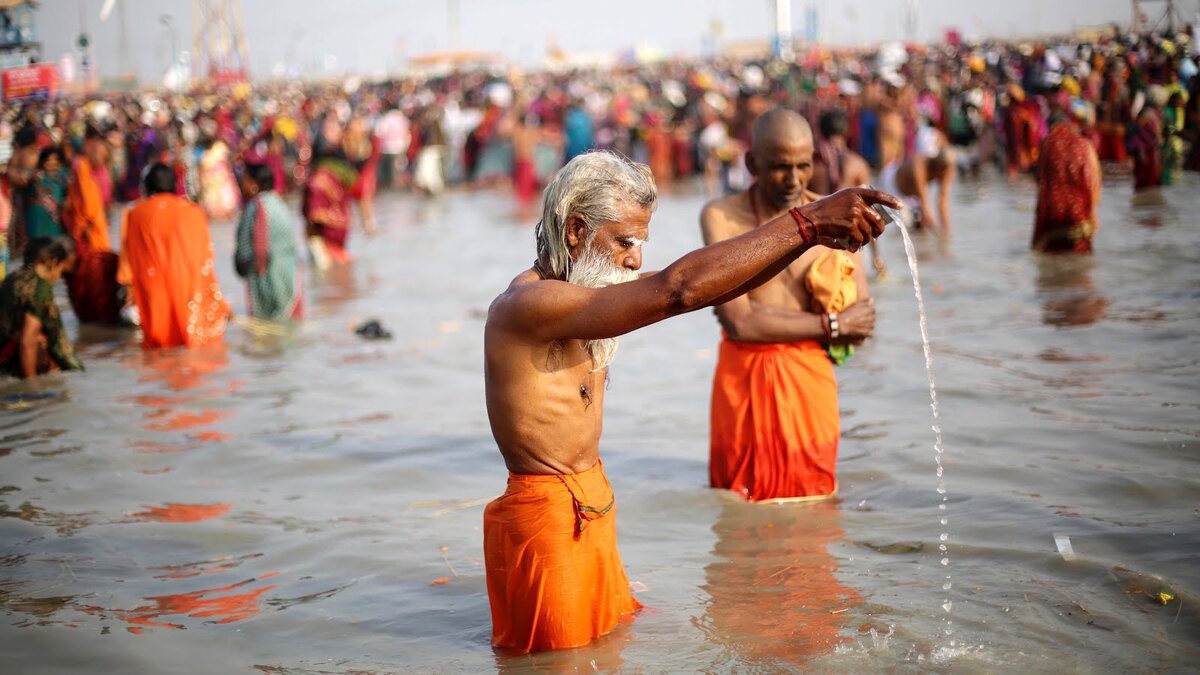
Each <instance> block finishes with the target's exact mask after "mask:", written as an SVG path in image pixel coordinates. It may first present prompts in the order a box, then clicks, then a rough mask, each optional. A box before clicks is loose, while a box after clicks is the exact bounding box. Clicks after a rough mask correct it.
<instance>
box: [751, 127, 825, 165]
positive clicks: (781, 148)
mask: <svg viewBox="0 0 1200 675" xmlns="http://www.w3.org/2000/svg"><path fill="white" fill-rule="evenodd" d="M812 154H813V139H812V136H811V135H802V134H799V133H797V134H789V135H788V136H782V137H777V138H770V139H766V140H763V141H760V142H759V144H758V145H757V146H756V147H755V148H754V156H755V157H756V158H757V159H758V160H759V161H760V162H763V163H770V162H772V161H780V160H787V159H793V158H805V157H812Z"/></svg>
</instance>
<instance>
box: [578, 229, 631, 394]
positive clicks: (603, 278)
mask: <svg viewBox="0 0 1200 675" xmlns="http://www.w3.org/2000/svg"><path fill="white" fill-rule="evenodd" d="M637 278H638V273H637V271H636V270H631V269H626V268H624V267H620V266H618V265H614V264H613V261H612V258H611V257H609V256H607V255H604V254H603V253H602V252H600V251H597V250H596V249H594V248H593V247H592V238H590V237H589V238H588V241H587V243H586V245H585V246H584V248H583V253H580V254H579V259H577V260H576V261H575V262H574V264H572V265H571V273H570V274H568V275H567V282H568V283H572V284H575V285H576V286H583V287H584V288H604V287H605V286H612V285H613V284H623V283H625V282H627V281H633V280H635V279H637ZM618 346H619V343H618V341H617V338H615V337H610V338H598V339H595V340H585V341H584V343H583V348H584V349H585V350H587V352H588V354H589V355H591V357H592V372H595V371H598V370H604V369H605V368H607V367H608V365H609V364H610V363H612V360H613V358H615V357H616V355H617V347H618Z"/></svg>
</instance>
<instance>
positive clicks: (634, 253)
mask: <svg viewBox="0 0 1200 675" xmlns="http://www.w3.org/2000/svg"><path fill="white" fill-rule="evenodd" d="M621 264H622V265H623V266H624V267H625V269H628V270H633V271H635V272H636V271H637V270H640V269H642V247H641V246H634V247H633V248H631V249H629V250H628V251H626V252H625V257H624V258H623V259H622V260H621Z"/></svg>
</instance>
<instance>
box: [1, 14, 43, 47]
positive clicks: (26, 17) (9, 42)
mask: <svg viewBox="0 0 1200 675" xmlns="http://www.w3.org/2000/svg"><path fill="white" fill-rule="evenodd" d="M34 42H37V31H36V30H34V21H33V5H32V4H31V3H26V4H22V5H17V6H15V7H6V8H3V9H0V47H14V46H19V45H27V44H31V43H34Z"/></svg>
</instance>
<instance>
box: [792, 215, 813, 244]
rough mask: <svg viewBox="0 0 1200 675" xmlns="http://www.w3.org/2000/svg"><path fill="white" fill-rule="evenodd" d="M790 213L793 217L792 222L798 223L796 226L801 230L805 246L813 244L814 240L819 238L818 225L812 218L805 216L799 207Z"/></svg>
mask: <svg viewBox="0 0 1200 675" xmlns="http://www.w3.org/2000/svg"><path fill="white" fill-rule="evenodd" d="M788 213H790V214H791V215H792V220H795V221H796V226H797V227H798V228H799V229H800V239H801V240H803V241H804V243H805V244H811V243H813V240H815V239H816V238H817V224H816V223H814V222H813V221H812V218H809V217H808V216H806V215H804V213H803V212H802V211H800V207H799V206H793V207H792V208H790V209H788Z"/></svg>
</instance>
